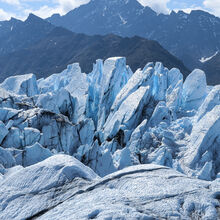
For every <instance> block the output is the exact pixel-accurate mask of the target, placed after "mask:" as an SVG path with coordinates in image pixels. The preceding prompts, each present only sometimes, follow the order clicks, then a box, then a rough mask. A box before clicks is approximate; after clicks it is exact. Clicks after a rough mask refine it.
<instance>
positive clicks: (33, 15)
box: [25, 13, 43, 22]
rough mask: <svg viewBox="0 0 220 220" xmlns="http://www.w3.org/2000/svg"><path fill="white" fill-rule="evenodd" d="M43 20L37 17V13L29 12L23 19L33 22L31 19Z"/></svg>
mask: <svg viewBox="0 0 220 220" xmlns="http://www.w3.org/2000/svg"><path fill="white" fill-rule="evenodd" d="M40 20H41V21H43V19H42V18H40V17H38V16H37V15H35V14H32V13H30V14H29V15H28V17H27V19H26V20H25V22H33V21H40Z"/></svg>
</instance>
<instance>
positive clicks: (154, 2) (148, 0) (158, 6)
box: [138, 0, 170, 14]
mask: <svg viewBox="0 0 220 220" xmlns="http://www.w3.org/2000/svg"><path fill="white" fill-rule="evenodd" d="M138 1H139V2H140V3H141V4H142V5H143V6H149V7H151V8H152V9H153V10H154V11H156V12H157V13H164V14H168V13H169V11H170V10H169V8H168V7H167V3H168V2H170V0H138Z"/></svg>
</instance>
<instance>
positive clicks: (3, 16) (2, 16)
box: [0, 8, 16, 21]
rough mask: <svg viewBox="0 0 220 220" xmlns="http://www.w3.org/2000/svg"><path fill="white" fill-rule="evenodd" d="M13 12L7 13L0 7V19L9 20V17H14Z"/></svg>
mask: <svg viewBox="0 0 220 220" xmlns="http://www.w3.org/2000/svg"><path fill="white" fill-rule="evenodd" d="M15 16H16V15H15V14H13V13H8V12H6V11H4V10H3V9H1V8H0V21H4V20H9V19H10V18H11V17H15Z"/></svg>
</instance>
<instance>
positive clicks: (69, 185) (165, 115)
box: [0, 57, 220, 219]
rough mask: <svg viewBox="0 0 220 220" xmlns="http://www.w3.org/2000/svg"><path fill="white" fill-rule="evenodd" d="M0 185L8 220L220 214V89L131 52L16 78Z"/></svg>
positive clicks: (7, 103) (6, 112)
mask: <svg viewBox="0 0 220 220" xmlns="http://www.w3.org/2000/svg"><path fill="white" fill-rule="evenodd" d="M0 184H1V186H2V187H1V190H0V191H1V193H0V201H1V202H0V218H1V219H28V218H30V219H31V218H32V219H33V218H39V219H63V218H66V219H71V216H72V217H73V216H74V219H93V218H97V219H105V218H111V219H122V218H123V217H124V216H125V217H126V218H127V219H129V218H130V219H158V218H161V219H163V218H164V219H166V218H171V219H172V218H177V219H178V218H179V219H191V218H193V219H194V218H197V217H201V218H202V219H218V217H219V216H220V209H219V207H220V85H216V86H212V87H211V86H208V85H207V83H206V75H205V73H204V72H203V71H201V70H199V69H196V70H194V71H192V73H191V74H190V75H189V76H188V77H187V78H186V79H185V80H184V79H183V75H182V74H181V72H180V71H179V70H178V69H176V68H173V69H171V70H169V69H167V68H166V67H164V66H163V64H162V63H160V62H157V63H155V64H154V63H148V64H146V66H145V67H144V68H143V69H138V70H136V71H135V72H134V73H133V72H132V70H131V69H130V67H129V66H127V65H126V59H125V58H124V57H112V58H109V59H107V60H105V61H103V60H97V61H96V63H95V64H94V66H93V71H92V72H91V73H88V74H86V73H82V72H81V69H80V66H79V64H78V63H75V64H72V65H69V66H68V67H67V69H66V70H64V71H63V72H62V73H58V74H53V75H51V76H49V77H48V78H45V79H44V78H42V79H39V80H37V79H36V77H35V75H33V74H27V75H22V76H12V77H9V78H8V79H6V80H5V81H4V82H3V83H1V84H0ZM39 201H41V202H39ZM87 203H90V204H91V205H90V206H88V205H86V204H87ZM72 207H74V208H72ZM64 209H65V210H66V211H65V212H63V210H64Z"/></svg>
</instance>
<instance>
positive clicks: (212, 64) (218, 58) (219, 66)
mask: <svg viewBox="0 0 220 220" xmlns="http://www.w3.org/2000/svg"><path fill="white" fill-rule="evenodd" d="M201 68H202V69H204V71H206V72H209V74H210V75H211V76H212V77H211V78H209V79H208V80H209V83H210V85H215V83H216V82H219V78H220V53H219V52H217V53H215V54H214V55H213V56H212V58H211V59H208V60H207V61H206V62H204V63H203V64H202V67H201Z"/></svg>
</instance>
